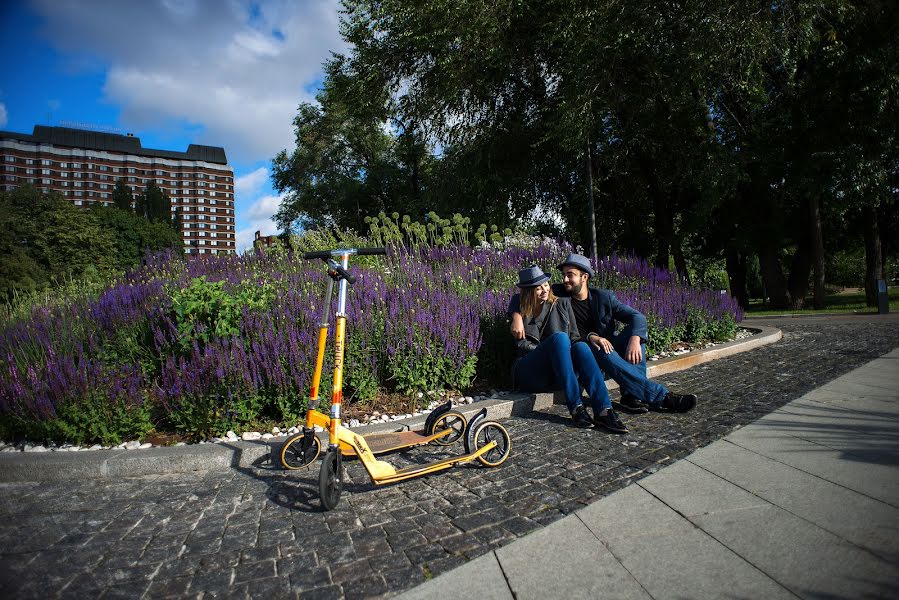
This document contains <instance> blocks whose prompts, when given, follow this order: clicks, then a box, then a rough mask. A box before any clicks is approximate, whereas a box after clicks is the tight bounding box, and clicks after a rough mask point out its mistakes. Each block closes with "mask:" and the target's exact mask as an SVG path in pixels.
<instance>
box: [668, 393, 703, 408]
mask: <svg viewBox="0 0 899 600" xmlns="http://www.w3.org/2000/svg"><path fill="white" fill-rule="evenodd" d="M694 406H696V394H672V393H671V392H668V393H667V394H665V398H663V399H662V408H665V409H668V410H670V411H673V412H679V413H685V412H687V411H689V410H693V407H694Z"/></svg>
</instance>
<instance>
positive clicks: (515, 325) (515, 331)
mask: <svg viewBox="0 0 899 600" xmlns="http://www.w3.org/2000/svg"><path fill="white" fill-rule="evenodd" d="M510 330H511V331H512V337H513V338H515V339H516V340H523V339H524V319H522V318H521V313H512V327H511V328H510Z"/></svg>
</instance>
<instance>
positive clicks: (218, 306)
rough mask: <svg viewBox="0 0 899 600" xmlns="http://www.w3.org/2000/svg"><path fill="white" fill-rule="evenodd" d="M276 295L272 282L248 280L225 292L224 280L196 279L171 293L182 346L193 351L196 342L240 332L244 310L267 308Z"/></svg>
mask: <svg viewBox="0 0 899 600" xmlns="http://www.w3.org/2000/svg"><path fill="white" fill-rule="evenodd" d="M274 298H275V288H274V286H273V284H271V283H269V282H267V283H263V284H260V285H256V284H255V283H245V284H242V285H239V286H236V287H235V288H234V289H233V290H232V291H231V292H228V291H226V289H225V282H224V281H216V282H211V281H207V279H206V277H205V276H202V277H196V278H194V279H193V280H192V281H191V282H190V284H189V285H188V286H187V287H185V288H180V289H173V290H171V291H170V292H169V299H170V300H171V306H172V316H173V319H172V320H173V322H174V323H175V326H176V328H177V331H178V339H179V343H180V344H181V347H182V349H184V350H190V348H191V347H192V346H193V343H194V341H198V342H201V343H205V342H208V341H209V340H210V339H212V338H213V337H230V336H235V335H238V334H239V333H240V319H241V313H242V312H243V310H244V309H245V308H246V309H248V310H251V311H252V310H259V309H263V308H265V307H267V306H268V305H269V304H270V303H271V302H272V300H274Z"/></svg>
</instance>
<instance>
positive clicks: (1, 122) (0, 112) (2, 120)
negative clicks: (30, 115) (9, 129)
mask: <svg viewBox="0 0 899 600" xmlns="http://www.w3.org/2000/svg"><path fill="white" fill-rule="evenodd" d="M8 120H9V115H8V114H6V105H5V104H4V103H2V102H0V127H6V122H7V121H8Z"/></svg>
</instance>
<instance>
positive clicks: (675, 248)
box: [671, 237, 690, 285]
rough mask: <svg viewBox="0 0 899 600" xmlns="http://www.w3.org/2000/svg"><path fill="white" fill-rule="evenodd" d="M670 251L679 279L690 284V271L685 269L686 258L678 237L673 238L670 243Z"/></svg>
mask: <svg viewBox="0 0 899 600" xmlns="http://www.w3.org/2000/svg"><path fill="white" fill-rule="evenodd" d="M671 251H672V253H673V254H674V268H675V269H677V275H678V277H679V279H680V281H681V282H682V283H685V284H687V285H690V272H689V271H688V270H687V259H685V258H684V250H683V248H681V243H680V238H679V237H675V238H674V242H673V243H672V244H671Z"/></svg>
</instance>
